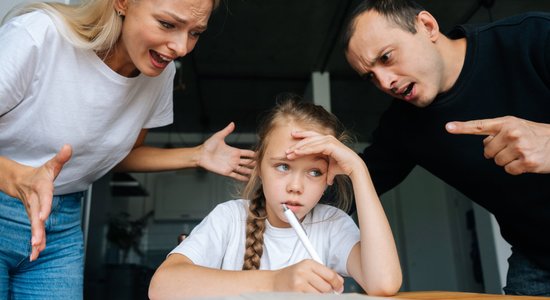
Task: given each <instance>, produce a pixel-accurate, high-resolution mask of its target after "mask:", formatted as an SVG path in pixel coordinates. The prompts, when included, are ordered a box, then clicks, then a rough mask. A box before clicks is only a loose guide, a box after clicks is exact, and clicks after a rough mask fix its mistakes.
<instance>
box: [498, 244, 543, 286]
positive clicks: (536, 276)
mask: <svg viewBox="0 0 550 300" xmlns="http://www.w3.org/2000/svg"><path fill="white" fill-rule="evenodd" d="M548 255H550V253H548ZM508 265H509V267H508V276H507V279H506V286H505V287H504V293H506V294H507V295H529V296H550V270H545V269H543V268H542V267H540V266H538V265H536V264H535V263H533V262H532V261H531V260H530V259H529V258H527V257H526V256H525V255H523V254H522V253H521V252H519V251H518V250H517V249H515V248H512V255H510V257H509V258H508Z"/></svg>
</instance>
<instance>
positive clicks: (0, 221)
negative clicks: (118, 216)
mask: <svg viewBox="0 0 550 300" xmlns="http://www.w3.org/2000/svg"><path fill="white" fill-rule="evenodd" d="M83 195H84V193H82V192H79V193H73V194H67V195H61V196H54V197H53V201H52V210H51V213H50V216H49V218H48V220H47V221H46V248H45V249H44V250H43V251H42V252H40V255H39V256H38V259H36V260H35V261H33V262H30V261H29V257H30V254H31V244H30V241H31V230H30V223H29V218H28V217H27V213H26V211H25V208H24V207H23V203H22V202H21V201H19V200H18V199H15V198H12V197H10V196H7V195H6V194H4V193H2V192H0V299H13V300H19V299H67V300H68V299H82V298H83V273H84V262H83V256H84V255H83V250H84V243H83V238H82V229H81V227H80V214H81V212H80V206H81V200H82V197H83Z"/></svg>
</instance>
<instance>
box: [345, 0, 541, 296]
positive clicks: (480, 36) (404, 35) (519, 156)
mask: <svg viewBox="0 0 550 300" xmlns="http://www.w3.org/2000/svg"><path fill="white" fill-rule="evenodd" d="M344 42H345V45H346V57H347V59H348V62H349V63H350V65H351V66H352V67H353V68H354V69H355V70H356V71H357V72H358V73H359V74H360V75H361V76H362V77H364V78H365V79H367V80H370V81H371V82H372V83H373V84H374V85H375V86H376V87H378V88H379V89H380V90H382V91H384V92H386V93H388V94H390V95H392V96H393V97H395V99H394V101H393V102H392V104H391V106H390V107H389V109H388V110H387V111H386V112H385V113H384V115H383V116H382V118H381V120H380V124H379V126H378V128H377V130H376V131H375V133H374V139H373V143H372V145H371V146H370V147H368V148H366V149H365V151H364V153H363V159H364V160H365V162H366V163H367V165H368V167H369V170H370V172H371V175H372V179H373V181H374V183H375V185H376V188H377V190H378V192H379V193H384V192H386V191H387V190H389V189H391V188H393V187H394V186H396V185H397V184H398V183H399V182H401V181H402V180H403V179H404V178H405V177H406V175H407V174H408V173H409V172H410V171H411V170H412V168H413V167H414V166H416V165H419V166H422V167H423V168H425V169H426V170H428V171H429V172H431V173H432V174H434V175H435V176H437V177H439V178H441V179H442V180H444V181H445V182H446V183H448V184H450V185H451V186H453V187H455V188H456V189H458V190H459V191H461V192H462V193H463V194H465V195H466V196H468V197H469V198H470V199H472V200H473V201H475V202H477V203H478V204H480V205H481V206H483V207H485V208H486V209H488V210H489V211H490V212H492V213H493V214H494V215H495V217H496V219H497V221H498V222H499V225H500V228H501V232H502V235H503V237H504V238H505V239H506V240H507V241H508V242H509V243H510V244H511V245H512V252H513V254H512V256H511V257H510V259H509V264H510V267H509V271H508V277H507V283H506V287H505V288H504V290H505V292H506V293H507V294H529V295H547V296H548V295H550V238H548V232H550V174H546V173H550V125H548V124H550V14H548V13H531V14H524V15H519V16H515V17H511V18H508V19H504V20H500V21H497V22H495V23H492V24H487V25H484V26H479V27H474V26H468V25H465V26H458V27H457V28H455V29H454V30H452V31H451V32H450V34H449V35H448V36H445V35H443V34H442V33H441V32H440V31H439V27H438V23H437V21H436V20H435V18H434V17H433V16H432V15H431V14H430V13H429V12H427V11H425V10H424V9H423V8H422V7H420V6H418V5H417V4H416V3H414V2H412V1H408V0H378V1H377V0H372V1H369V0H367V1H364V2H363V3H361V4H360V5H359V7H358V8H357V9H356V11H355V13H354V14H353V15H352V18H351V21H350V23H349V26H348V30H347V32H346V36H345V38H344ZM451 121H465V122H451ZM451 133H452V134H451ZM455 134H461V135H455ZM534 173H539V174H534Z"/></svg>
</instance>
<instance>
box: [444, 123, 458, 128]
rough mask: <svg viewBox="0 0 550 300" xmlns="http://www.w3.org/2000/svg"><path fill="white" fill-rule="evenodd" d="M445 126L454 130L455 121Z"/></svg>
mask: <svg viewBox="0 0 550 300" xmlns="http://www.w3.org/2000/svg"><path fill="white" fill-rule="evenodd" d="M445 128H447V130H455V129H456V125H455V123H447V125H445Z"/></svg>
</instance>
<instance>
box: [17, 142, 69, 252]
mask: <svg viewBox="0 0 550 300" xmlns="http://www.w3.org/2000/svg"><path fill="white" fill-rule="evenodd" d="M71 155H72V149H71V146H69V145H64V146H63V147H62V148H61V150H60V151H59V152H58V153H57V154H56V155H55V156H54V157H53V158H52V159H50V160H49V161H47V162H46V163H45V164H44V165H42V166H40V167H38V168H32V167H28V166H23V167H22V168H21V169H20V172H17V173H18V175H17V176H16V180H15V185H14V186H13V187H12V189H11V190H10V191H8V194H10V195H11V196H13V197H16V198H18V199H20V200H21V202H23V205H24V206H25V210H26V211H27V215H28V216H29V220H30V223H31V246H32V252H31V256H30V260H31V261H33V260H35V259H37V258H38V254H39V253H40V252H41V251H42V250H44V248H46V229H45V223H46V220H47V219H48V217H49V215H50V211H51V208H52V198H53V192H54V184H53V182H54V180H55V178H56V177H57V175H59V172H61V169H62V168H63V166H64V165H65V163H66V162H67V161H69V159H70V158H71Z"/></svg>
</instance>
